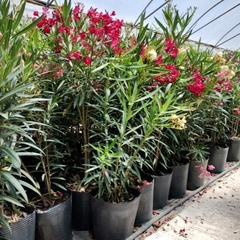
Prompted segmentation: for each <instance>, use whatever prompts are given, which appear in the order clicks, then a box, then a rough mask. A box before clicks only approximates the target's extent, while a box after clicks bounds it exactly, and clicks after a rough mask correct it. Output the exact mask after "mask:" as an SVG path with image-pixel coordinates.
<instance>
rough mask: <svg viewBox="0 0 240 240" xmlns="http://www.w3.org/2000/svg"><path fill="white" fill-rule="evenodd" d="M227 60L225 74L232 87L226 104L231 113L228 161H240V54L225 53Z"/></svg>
mask: <svg viewBox="0 0 240 240" xmlns="http://www.w3.org/2000/svg"><path fill="white" fill-rule="evenodd" d="M224 58H225V59H226V66H228V69H227V68H226V69H225V70H226V72H225V74H226V75H227V77H228V78H230V79H229V81H230V83H231V86H232V90H231V91H230V92H229V95H230V96H229V99H228V101H227V102H226V108H227V111H228V113H229V119H228V126H229V143H228V145H229V152H228V157H227V161H238V160H239V159H240V138H239V136H240V133H239V132H240V131H239V129H240V128H239V121H240V117H239V116H240V107H239V106H240V94H239V90H240V89H239V77H238V73H239V53H238V52H237V51H236V52H231V51H226V52H225V53H224Z"/></svg>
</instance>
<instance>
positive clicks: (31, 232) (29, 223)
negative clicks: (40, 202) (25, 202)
mask: <svg viewBox="0 0 240 240" xmlns="http://www.w3.org/2000/svg"><path fill="white" fill-rule="evenodd" d="M22 211H24V212H26V213H28V215H27V216H26V217H24V218H22V219H20V220H19V221H17V222H15V223H12V224H10V226H11V229H12V234H11V233H10V231H9V229H8V228H7V227H6V226H3V227H0V239H1V240H35V224H36V212H35V209H34V208H33V207H25V208H24V209H22Z"/></svg>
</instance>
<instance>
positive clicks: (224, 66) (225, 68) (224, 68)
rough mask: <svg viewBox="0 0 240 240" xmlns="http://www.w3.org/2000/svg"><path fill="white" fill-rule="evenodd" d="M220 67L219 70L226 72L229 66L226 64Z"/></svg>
mask: <svg viewBox="0 0 240 240" xmlns="http://www.w3.org/2000/svg"><path fill="white" fill-rule="evenodd" d="M220 69H221V72H228V71H229V67H228V66H227V65H222V66H221V67H220Z"/></svg>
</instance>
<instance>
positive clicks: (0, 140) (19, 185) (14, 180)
mask: <svg viewBox="0 0 240 240" xmlns="http://www.w3.org/2000/svg"><path fill="white" fill-rule="evenodd" d="M24 8H25V2H24V3H23V4H22V5H21V6H19V9H18V11H16V12H15V11H11V12H10V2H9V1H8V0H3V1H1V2H0V34H1V37H0V185H1V190H0V217H1V218H0V221H1V222H2V223H3V224H7V221H5V220H4V218H5V212H4V209H5V206H6V205H9V204H12V205H13V208H14V205H16V206H23V205H22V204H23V203H24V202H25V203H26V202H28V196H27V194H26V190H25V188H28V189H31V190H33V191H35V192H37V193H38V190H37V189H36V188H37V187H38V185H37V183H35V181H34V180H33V179H32V178H31V176H30V175H29V174H28V173H27V172H26V169H24V170H23V169H22V165H23V164H22V160H21V157H22V156H36V155H40V154H41V149H39V148H38V147H36V146H35V142H34V141H33V139H32V137H31V135H32V132H33V131H34V130H36V128H35V126H36V124H37V122H29V121H27V118H26V116H27V115H28V114H29V113H30V112H31V111H34V112H41V111H42V110H41V109H40V108H37V107H35V104H36V103H37V102H41V101H42V100H41V98H39V97H38V96H37V95H36V94H35V93H34V91H33V88H34V84H35V83H34V82H29V78H30V77H31V75H32V74H33V73H34V70H32V65H31V64H30V63H29V64H26V63H25V62H24V59H23V58H22V53H23V51H24V34H25V33H26V32H28V31H29V30H30V29H31V28H32V27H34V26H36V24H37V21H35V22H33V23H31V24H30V25H27V26H25V27H22V26H21V28H20V25H21V19H22V15H23V11H24ZM32 148H34V149H35V152H32V151H31V149H32ZM29 182H30V183H31V184H29Z"/></svg>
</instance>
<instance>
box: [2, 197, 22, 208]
mask: <svg viewBox="0 0 240 240" xmlns="http://www.w3.org/2000/svg"><path fill="white" fill-rule="evenodd" d="M0 201H6V202H10V203H13V204H14V205H17V206H19V207H24V206H23V205H22V204H21V203H20V202H19V201H18V200H16V199H15V198H12V197H10V196H6V195H0Z"/></svg>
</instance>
